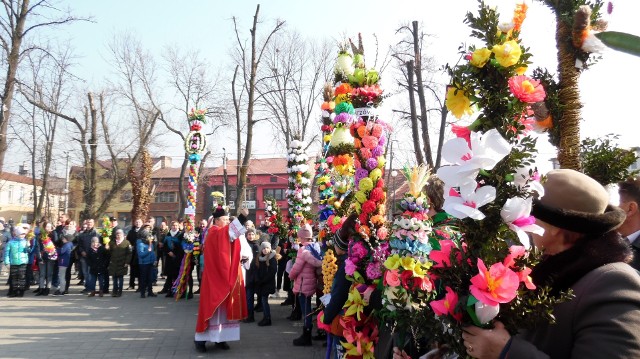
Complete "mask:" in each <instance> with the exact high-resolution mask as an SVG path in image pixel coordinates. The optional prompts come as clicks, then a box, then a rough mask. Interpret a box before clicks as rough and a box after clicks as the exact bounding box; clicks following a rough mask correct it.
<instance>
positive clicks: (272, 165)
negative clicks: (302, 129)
mask: <svg viewBox="0 0 640 359" xmlns="http://www.w3.org/2000/svg"><path fill="white" fill-rule="evenodd" d="M311 163H313V162H311ZM237 167H238V161H236V160H227V174H228V175H229V176H235V175H236V169H237ZM247 173H248V174H252V175H275V174H286V173H287V159H286V158H282V157H276V158H254V159H252V160H250V161H249V171H248V172H247ZM223 174H224V168H223V167H222V166H220V167H218V168H215V169H213V171H212V173H210V175H211V176H222V175H223Z"/></svg>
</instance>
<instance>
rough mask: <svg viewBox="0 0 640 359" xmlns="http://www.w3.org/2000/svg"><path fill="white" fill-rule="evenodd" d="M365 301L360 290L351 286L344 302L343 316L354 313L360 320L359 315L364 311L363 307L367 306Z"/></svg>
mask: <svg viewBox="0 0 640 359" xmlns="http://www.w3.org/2000/svg"><path fill="white" fill-rule="evenodd" d="M367 304H368V303H367V302H366V301H365V300H364V299H363V298H362V295H361V294H360V291H359V290H358V289H357V288H352V289H351V291H349V296H348V297H347V302H346V303H345V304H344V308H347V310H346V312H345V313H344V315H345V316H352V315H354V314H355V316H356V318H358V320H360V315H361V314H362V313H363V312H364V307H366V306H367Z"/></svg>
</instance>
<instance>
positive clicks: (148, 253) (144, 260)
mask: <svg viewBox="0 0 640 359" xmlns="http://www.w3.org/2000/svg"><path fill="white" fill-rule="evenodd" d="M149 246H151V250H149ZM136 250H137V251H138V264H140V265H144V264H153V263H154V262H155V261H156V248H155V242H151V243H149V242H147V240H146V239H145V240H142V239H138V243H137V244H136Z"/></svg>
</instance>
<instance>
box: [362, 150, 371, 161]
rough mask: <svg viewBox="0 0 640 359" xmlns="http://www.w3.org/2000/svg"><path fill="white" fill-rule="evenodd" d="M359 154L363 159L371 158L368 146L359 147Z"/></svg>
mask: <svg viewBox="0 0 640 359" xmlns="http://www.w3.org/2000/svg"><path fill="white" fill-rule="evenodd" d="M360 156H362V158H363V159H365V160H368V159H370V158H371V150H370V149H368V148H364V147H363V148H361V149H360Z"/></svg>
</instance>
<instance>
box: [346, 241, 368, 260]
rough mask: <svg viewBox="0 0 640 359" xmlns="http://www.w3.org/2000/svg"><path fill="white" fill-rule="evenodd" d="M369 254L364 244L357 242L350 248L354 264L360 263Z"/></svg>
mask: <svg viewBox="0 0 640 359" xmlns="http://www.w3.org/2000/svg"><path fill="white" fill-rule="evenodd" d="M367 254H369V251H368V250H367V249H366V248H365V247H364V244H362V242H356V243H354V244H353V245H352V246H351V247H350V248H349V258H351V260H352V262H353V263H354V264H357V263H358V262H360V261H361V260H362V259H363V258H364V257H366V256H367Z"/></svg>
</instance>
